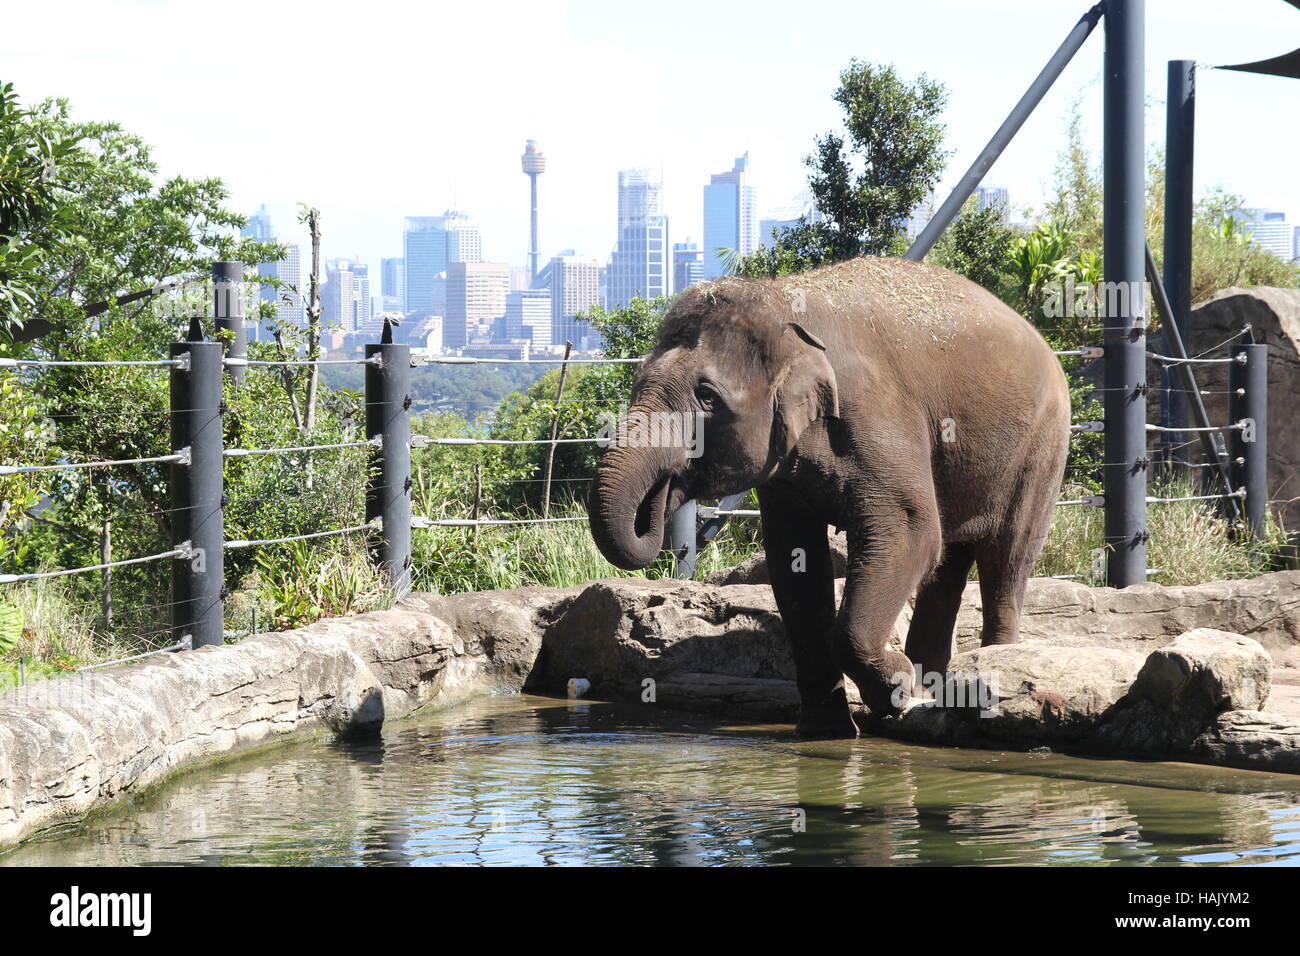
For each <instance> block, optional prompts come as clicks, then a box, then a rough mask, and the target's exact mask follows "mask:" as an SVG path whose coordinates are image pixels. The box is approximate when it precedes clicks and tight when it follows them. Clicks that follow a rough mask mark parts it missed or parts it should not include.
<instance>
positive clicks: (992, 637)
mask: <svg viewBox="0 0 1300 956" xmlns="http://www.w3.org/2000/svg"><path fill="white" fill-rule="evenodd" d="M1053 487H1054V486H1053ZM1054 511H1055V508H1054V505H1053V504H1052V503H1048V504H1047V505H1046V506H1045V507H1044V506H1043V505H1038V506H1037V507H1026V508H1024V509H1023V510H1021V511H1019V512H1018V514H1017V517H1016V518H1015V519H1014V520H1013V521H1012V522H1011V524H1010V525H1009V526H1008V527H1007V528H1006V529H1005V530H1004V532H1003V534H1001V535H999V536H998V538H996V539H995V540H993V541H990V542H987V543H985V544H983V545H981V546H980V547H979V548H978V549H977V550H976V553H975V560H976V563H977V564H978V565H979V575H980V597H981V599H982V600H983V602H984V633H983V635H982V637H981V638H980V644H981V645H982V646H984V647H987V646H988V645H990V644H1014V643H1016V641H1018V640H1020V610H1021V608H1022V607H1023V606H1024V602H1025V587H1026V585H1027V584H1028V583H1029V575H1030V573H1031V572H1032V571H1033V569H1034V562H1036V561H1037V560H1038V554H1039V552H1040V551H1041V550H1042V548H1043V542H1044V541H1045V540H1046V539H1047V532H1048V530H1049V529H1050V528H1051V526H1052V516H1053V513H1054Z"/></svg>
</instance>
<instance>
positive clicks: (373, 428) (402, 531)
mask: <svg viewBox="0 0 1300 956" xmlns="http://www.w3.org/2000/svg"><path fill="white" fill-rule="evenodd" d="M366 358H367V359H372V360H375V359H377V362H378V364H371V365H367V366H366V437H367V438H369V439H375V438H378V439H379V440H380V441H381V442H382V445H381V446H380V447H379V448H377V449H375V450H374V451H372V452H371V453H370V475H369V480H368V482H367V485H366V520H367V521H373V520H374V519H376V518H378V519H380V521H381V522H382V523H383V527H382V529H381V530H380V532H379V535H378V537H377V541H378V544H377V545H376V547H375V561H376V563H377V564H378V565H379V566H380V567H381V568H383V570H384V571H385V573H386V574H387V575H388V582H389V587H390V588H391V589H392V592H393V595H394V597H396V598H398V599H400V598H403V597H405V596H406V594H407V593H408V592H409V591H410V590H411V423H410V414H409V409H410V407H411V395H410V391H411V347H410V346H409V345H394V344H393V327H392V326H391V325H390V324H389V323H387V322H385V323H384V333H383V337H382V338H381V339H380V342H379V344H378V345H374V344H371V345H367V346H366Z"/></svg>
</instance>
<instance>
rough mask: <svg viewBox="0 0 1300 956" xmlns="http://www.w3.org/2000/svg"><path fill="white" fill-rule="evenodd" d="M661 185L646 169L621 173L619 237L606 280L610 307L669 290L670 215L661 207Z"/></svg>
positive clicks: (649, 297) (655, 295)
mask: <svg viewBox="0 0 1300 956" xmlns="http://www.w3.org/2000/svg"><path fill="white" fill-rule="evenodd" d="M662 188H663V187H662V185H661V184H660V183H659V181H658V180H656V179H653V178H652V177H651V175H650V171H649V170H647V169H625V170H622V171H620V172H619V174H618V234H617V235H618V239H617V244H616V245H615V247H614V252H613V254H612V255H611V256H610V260H609V277H608V280H607V282H608V294H607V301H608V303H609V307H610V308H618V307H620V306H623V305H626V304H627V303H628V302H629V301H631V300H632V299H633V298H642V299H653V298H656V297H657V296H661V295H667V294H668V293H669V291H670V290H669V285H668V283H669V280H670V277H669V274H668V268H669V265H668V263H669V256H668V219H667V217H666V216H664V215H663V213H662V210H661V209H660V193H661V192H662Z"/></svg>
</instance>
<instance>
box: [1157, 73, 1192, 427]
mask: <svg viewBox="0 0 1300 956" xmlns="http://www.w3.org/2000/svg"><path fill="white" fill-rule="evenodd" d="M1195 128H1196V61H1195V60H1170V61H1169V77H1168V93H1167V101H1166V105H1165V246H1164V266H1165V268H1164V283H1165V292H1166V293H1167V295H1168V296H1169V307H1170V309H1171V310H1172V312H1173V322H1174V323H1175V324H1176V325H1177V327H1178V334H1179V336H1180V337H1181V338H1182V340H1183V341H1184V342H1190V341H1191V340H1192V339H1191V329H1190V327H1189V326H1190V323H1191V313H1192V202H1193V195H1192V156H1193V149H1194V145H1195ZM1162 318H1163V319H1164V320H1165V321H1166V322H1168V321H1170V318H1169V316H1162ZM1163 378H1164V381H1163V383H1162V384H1163V385H1164V387H1165V391H1164V402H1163V405H1162V415H1161V424H1163V425H1165V427H1167V428H1173V427H1176V426H1178V425H1185V424H1187V406H1186V402H1185V401H1184V398H1183V394H1182V392H1181V391H1179V389H1178V376H1177V373H1176V372H1175V370H1174V369H1171V368H1166V369H1165V370H1164V376H1163ZM1179 437H1181V436H1176V435H1173V434H1170V435H1169V436H1168V440H1169V441H1170V442H1173V441H1176V440H1177V439H1178V438H1179Z"/></svg>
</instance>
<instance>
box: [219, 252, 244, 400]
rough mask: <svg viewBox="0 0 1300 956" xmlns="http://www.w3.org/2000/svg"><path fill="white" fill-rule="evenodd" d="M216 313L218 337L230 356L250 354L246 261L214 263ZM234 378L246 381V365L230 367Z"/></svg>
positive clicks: (236, 382)
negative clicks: (245, 284) (246, 299)
mask: <svg viewBox="0 0 1300 956" xmlns="http://www.w3.org/2000/svg"><path fill="white" fill-rule="evenodd" d="M212 315H213V318H214V320H215V322H216V332H217V339H218V340H219V341H221V342H222V343H223V344H224V345H225V348H226V355H228V356H229V357H230V358H247V357H248V330H247V329H246V328H245V327H244V264H243V263H242V262H214V263H212ZM230 380H231V381H232V382H234V383H235V384H236V385H242V384H244V368H243V366H240V365H232V366H231V367H230Z"/></svg>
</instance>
